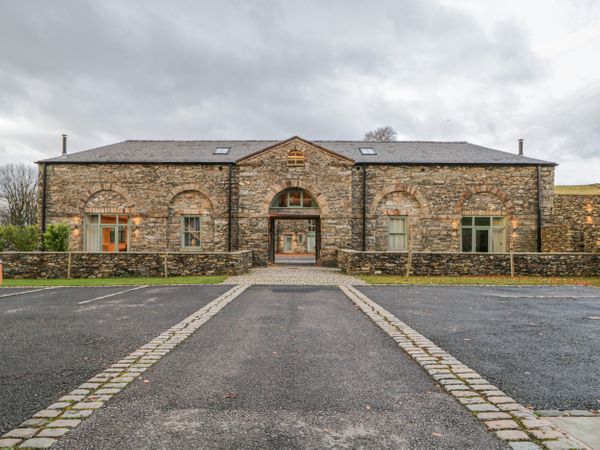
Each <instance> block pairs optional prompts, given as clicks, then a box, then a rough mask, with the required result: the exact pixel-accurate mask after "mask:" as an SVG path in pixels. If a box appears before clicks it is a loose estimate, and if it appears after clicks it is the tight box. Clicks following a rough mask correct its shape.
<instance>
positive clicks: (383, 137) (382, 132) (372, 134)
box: [363, 126, 398, 142]
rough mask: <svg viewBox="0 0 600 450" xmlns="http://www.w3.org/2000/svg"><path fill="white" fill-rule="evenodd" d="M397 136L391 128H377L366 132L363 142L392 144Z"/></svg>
mask: <svg viewBox="0 0 600 450" xmlns="http://www.w3.org/2000/svg"><path fill="white" fill-rule="evenodd" d="M397 135H398V133H396V130H394V129H393V128H392V127H389V126H385V127H379V128H377V129H375V130H371V131H367V132H366V133H365V136H364V138H363V140H364V141H371V142H392V141H395V140H396V136H397Z"/></svg>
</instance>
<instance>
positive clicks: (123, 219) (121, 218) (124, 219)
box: [119, 216, 129, 225]
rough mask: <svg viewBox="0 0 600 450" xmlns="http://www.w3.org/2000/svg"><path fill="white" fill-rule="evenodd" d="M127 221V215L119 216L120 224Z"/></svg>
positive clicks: (125, 223)
mask: <svg viewBox="0 0 600 450" xmlns="http://www.w3.org/2000/svg"><path fill="white" fill-rule="evenodd" d="M128 221H129V217H127V216H119V223H120V224H121V225H127V222H128Z"/></svg>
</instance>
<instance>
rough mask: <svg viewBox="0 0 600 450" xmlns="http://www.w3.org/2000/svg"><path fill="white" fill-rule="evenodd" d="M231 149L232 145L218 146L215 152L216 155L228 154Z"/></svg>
mask: <svg viewBox="0 0 600 450" xmlns="http://www.w3.org/2000/svg"><path fill="white" fill-rule="evenodd" d="M229 150H231V147H217V148H215V151H214V152H213V153H214V154H215V155H227V154H228V153H229Z"/></svg>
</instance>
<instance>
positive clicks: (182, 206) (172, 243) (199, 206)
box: [166, 184, 216, 251]
mask: <svg viewBox="0 0 600 450" xmlns="http://www.w3.org/2000/svg"><path fill="white" fill-rule="evenodd" d="M170 194H171V197H170V199H169V203H168V205H167V224H166V226H167V229H166V233H167V248H168V249H169V250H170V251H183V250H185V251H194V250H200V251H214V250H215V245H216V240H215V231H216V230H215V217H214V210H213V201H212V200H211V198H210V197H209V196H208V195H207V194H206V193H205V192H203V190H201V189H198V186H197V185H195V184H187V185H182V186H178V187H176V188H174V189H172V190H171V192H170ZM184 216H200V241H201V245H200V247H198V248H197V249H194V248H190V247H185V248H184V247H183V246H182V227H183V224H182V220H183V219H182V218H183V217H184Z"/></svg>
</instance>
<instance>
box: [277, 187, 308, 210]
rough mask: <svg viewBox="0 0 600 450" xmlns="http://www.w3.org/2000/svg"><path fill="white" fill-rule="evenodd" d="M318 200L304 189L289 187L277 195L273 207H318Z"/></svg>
mask: <svg viewBox="0 0 600 450" xmlns="http://www.w3.org/2000/svg"><path fill="white" fill-rule="evenodd" d="M318 207H319V205H318V203H317V201H316V200H315V199H314V198H313V196H312V195H310V194H309V193H308V192H306V191H305V190H302V189H287V190H285V191H282V192H280V193H279V194H277V195H276V196H275V198H274V199H273V201H272V202H271V208H318Z"/></svg>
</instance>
